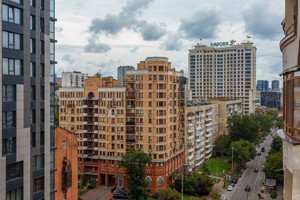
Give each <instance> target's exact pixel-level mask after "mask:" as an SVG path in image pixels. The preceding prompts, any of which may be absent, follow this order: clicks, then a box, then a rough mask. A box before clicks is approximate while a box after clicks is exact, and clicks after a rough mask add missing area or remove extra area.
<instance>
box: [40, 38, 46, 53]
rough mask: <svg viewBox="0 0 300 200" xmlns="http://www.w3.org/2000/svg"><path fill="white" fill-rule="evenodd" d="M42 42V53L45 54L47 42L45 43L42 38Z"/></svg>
mask: <svg viewBox="0 0 300 200" xmlns="http://www.w3.org/2000/svg"><path fill="white" fill-rule="evenodd" d="M40 44H41V55H44V54H45V44H44V41H42V40H41V42H40Z"/></svg>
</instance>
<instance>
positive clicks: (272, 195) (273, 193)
mask: <svg viewBox="0 0 300 200" xmlns="http://www.w3.org/2000/svg"><path fill="white" fill-rule="evenodd" d="M277 196H278V195H277V193H276V192H274V191H273V192H271V194H270V197H271V198H272V199H276V198H277Z"/></svg>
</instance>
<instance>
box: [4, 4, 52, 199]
mask: <svg viewBox="0 0 300 200" xmlns="http://www.w3.org/2000/svg"><path fill="white" fill-rule="evenodd" d="M1 5H2V12H1V16H2V20H1V26H0V27H1V33H2V37H1V39H0V40H1V44H2V48H1V56H0V58H1V63H2V65H1V66H2V67H1V74H2V75H1V78H0V88H1V89H0V90H1V91H0V95H1V100H2V101H1V106H0V110H1V115H0V118H1V120H2V125H1V134H0V140H1V142H0V148H1V151H0V157H1V159H0V170H1V173H2V175H3V176H1V178H0V197H1V199H32V200H38V199H46V200H49V199H51V198H52V199H53V198H54V193H53V192H54V184H52V183H54V176H53V175H54V172H53V168H54V166H53V168H52V169H51V167H50V162H51V161H52V159H51V158H53V155H54V153H53V151H52V150H53V148H54V142H53V138H54V137H53V136H54V131H53V130H54V129H53V127H54V126H53V125H54V122H53V120H52V119H53V118H54V112H53V111H54V107H52V102H53V101H54V96H53V94H54V82H55V64H56V62H55V43H56V40H55V21H56V19H55V1H54V0H44V1H35V3H33V1H18V0H15V1H1ZM12 11H13V17H12V16H11V13H12ZM8 13H9V16H8ZM50 46H51V48H50ZM12 65H13V66H12ZM50 69H51V70H50ZM2 89H4V90H3V91H2ZM53 106H54V105H53ZM52 108H53V109H52ZM51 155H52V157H51Z"/></svg>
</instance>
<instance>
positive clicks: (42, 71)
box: [40, 63, 45, 78]
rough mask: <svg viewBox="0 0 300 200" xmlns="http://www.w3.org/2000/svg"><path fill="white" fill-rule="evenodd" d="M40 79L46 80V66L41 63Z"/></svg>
mask: <svg viewBox="0 0 300 200" xmlns="http://www.w3.org/2000/svg"><path fill="white" fill-rule="evenodd" d="M40 77H41V78H44V77H45V66H44V64H43V63H41V74H40Z"/></svg>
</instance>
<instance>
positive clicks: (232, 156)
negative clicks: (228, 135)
mask: <svg viewBox="0 0 300 200" xmlns="http://www.w3.org/2000/svg"><path fill="white" fill-rule="evenodd" d="M231 169H232V170H233V146H232V147H231Z"/></svg>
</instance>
